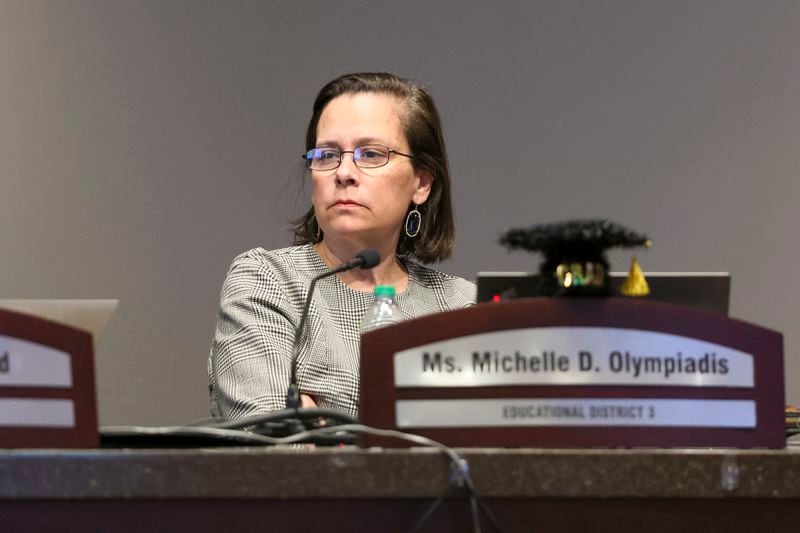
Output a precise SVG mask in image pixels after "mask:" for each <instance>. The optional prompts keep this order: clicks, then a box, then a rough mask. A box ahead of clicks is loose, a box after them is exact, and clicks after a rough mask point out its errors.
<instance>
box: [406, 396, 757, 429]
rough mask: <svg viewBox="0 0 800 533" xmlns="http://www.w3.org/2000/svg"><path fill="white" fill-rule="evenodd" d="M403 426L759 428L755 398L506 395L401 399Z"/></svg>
mask: <svg viewBox="0 0 800 533" xmlns="http://www.w3.org/2000/svg"><path fill="white" fill-rule="evenodd" d="M395 409H396V417H397V427H398V428H455V427H462V428H468V427H520V426H529V427H544V426H551V427H559V426H560V427H569V426H571V427H597V426H601V427H676V426H677V427H703V428H743V429H748V428H749V429H752V428H754V427H756V404H755V402H754V401H752V400H696V399H691V400H690V399H655V398H615V399H607V398H605V399H604V398H547V399H530V398H528V399H526V398H504V399H480V400H474V399H458V400H399V401H398V402H397V403H396V405H395Z"/></svg>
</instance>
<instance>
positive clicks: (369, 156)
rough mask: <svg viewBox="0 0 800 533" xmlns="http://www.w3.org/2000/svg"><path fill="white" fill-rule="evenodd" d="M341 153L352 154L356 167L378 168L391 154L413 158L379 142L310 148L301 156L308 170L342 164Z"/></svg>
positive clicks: (324, 168) (387, 160)
mask: <svg viewBox="0 0 800 533" xmlns="http://www.w3.org/2000/svg"><path fill="white" fill-rule="evenodd" d="M343 154H353V163H354V164H355V165H356V166H357V167H358V168H378V167H382V166H384V165H386V164H387V163H388V162H389V156H390V155H392V154H397V155H402V156H403V157H408V158H413V157H414V156H413V155H411V154H404V153H403V152H398V151H397V150H392V149H390V148H387V147H385V146H381V145H380V144H365V145H363V146H356V147H355V149H353V150H339V149H337V148H312V149H311V150H309V151H308V153H306V154H304V155H302V156H301V157H302V158H303V159H305V160H306V166H307V167H308V168H309V169H310V170H333V169H335V168H339V165H341V164H342V155H343Z"/></svg>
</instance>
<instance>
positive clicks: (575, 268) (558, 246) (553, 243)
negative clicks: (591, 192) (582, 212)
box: [500, 219, 652, 296]
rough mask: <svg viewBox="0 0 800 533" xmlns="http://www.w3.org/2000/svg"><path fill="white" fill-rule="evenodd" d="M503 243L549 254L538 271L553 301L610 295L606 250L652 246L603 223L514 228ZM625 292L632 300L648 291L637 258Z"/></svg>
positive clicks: (639, 236)
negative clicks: (574, 297)
mask: <svg viewBox="0 0 800 533" xmlns="http://www.w3.org/2000/svg"><path fill="white" fill-rule="evenodd" d="M500 243H501V244H503V245H505V246H506V247H507V248H509V249H510V250H528V251H531V252H541V253H543V254H544V262H543V263H542V264H541V266H540V267H539V272H540V274H541V283H542V286H541V293H542V294H544V295H548V296H609V294H610V290H609V284H608V282H607V274H608V271H609V264H608V258H607V257H606V250H608V249H609V248H635V247H639V246H645V247H650V246H651V244H652V242H651V241H650V239H648V238H647V236H646V235H643V234H640V233H636V232H634V231H632V230H629V229H628V228H625V227H624V226H621V225H619V224H616V223H614V222H611V221H610V220H604V219H589V220H569V221H566V222H558V223H553V224H542V225H537V226H532V227H530V228H512V229H510V230H508V231H507V232H506V233H505V234H503V235H501V237H500ZM622 292H623V294H625V295H627V296H644V295H646V294H647V293H648V292H649V288H648V286H647V281H646V280H645V279H644V276H643V275H642V271H641V269H640V268H639V265H638V263H637V262H636V258H635V257H634V258H633V260H632V263H631V270H630V273H629V274H628V279H627V280H626V281H625V283H624V284H623V286H622Z"/></svg>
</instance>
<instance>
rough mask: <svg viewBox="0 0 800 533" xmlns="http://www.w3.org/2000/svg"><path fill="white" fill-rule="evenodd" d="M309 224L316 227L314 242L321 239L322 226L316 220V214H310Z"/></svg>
mask: <svg viewBox="0 0 800 533" xmlns="http://www.w3.org/2000/svg"><path fill="white" fill-rule="evenodd" d="M311 224H312V225H313V226H316V227H317V231H315V232H314V242H319V241H321V240H322V238H321V237H322V228H320V227H319V221H318V220H317V215H311Z"/></svg>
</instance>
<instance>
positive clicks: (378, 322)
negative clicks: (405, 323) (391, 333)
mask: <svg viewBox="0 0 800 533" xmlns="http://www.w3.org/2000/svg"><path fill="white" fill-rule="evenodd" d="M394 294H395V293H394V286H392V285H378V286H376V287H375V303H373V304H372V306H371V307H370V308H369V309H367V312H366V314H365V315H364V319H363V320H362V321H361V333H366V332H367V331H372V330H373V329H377V328H382V327H383V326H390V325H392V324H397V323H398V322H401V321H402V320H403V313H402V312H400V309H399V308H398V307H397V304H396V303H394Z"/></svg>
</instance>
